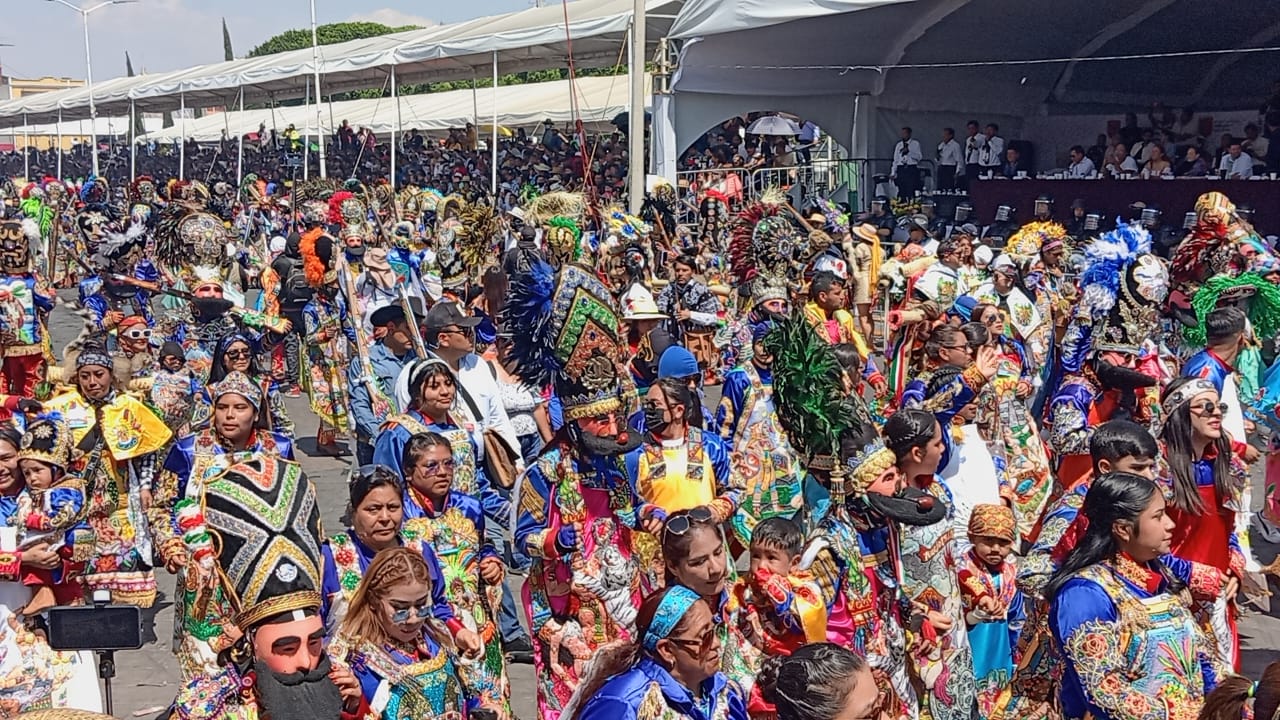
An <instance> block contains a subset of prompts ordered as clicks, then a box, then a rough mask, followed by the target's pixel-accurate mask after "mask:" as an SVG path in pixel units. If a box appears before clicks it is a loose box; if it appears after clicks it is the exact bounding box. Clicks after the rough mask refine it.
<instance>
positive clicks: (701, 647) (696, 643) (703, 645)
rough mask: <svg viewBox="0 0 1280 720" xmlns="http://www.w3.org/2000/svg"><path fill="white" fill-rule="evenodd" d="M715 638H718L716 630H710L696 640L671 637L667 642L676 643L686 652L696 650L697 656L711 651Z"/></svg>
mask: <svg viewBox="0 0 1280 720" xmlns="http://www.w3.org/2000/svg"><path fill="white" fill-rule="evenodd" d="M715 638H716V632H715V628H708V629H707V630H706V632H704V633H702V634H701V635H699V636H698V637H696V638H674V637H669V638H666V640H667V641H668V642H672V643H675V644H676V645H678V646H680V647H682V648H685V649H686V650H694V651H696V654H698V655H701V654H702V653H705V652H706V651H707V650H709V649H711V644H712V643H713V642H715Z"/></svg>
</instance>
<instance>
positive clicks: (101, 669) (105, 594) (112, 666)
mask: <svg viewBox="0 0 1280 720" xmlns="http://www.w3.org/2000/svg"><path fill="white" fill-rule="evenodd" d="M110 603H111V591H110V590H94V591H93V605H94V607H97V608H99V609H101V608H104V607H106V606H107V605H109V604H110ZM94 652H95V653H96V654H97V655H98V677H100V678H102V688H103V695H104V699H105V701H106V702H105V709H106V711H107V714H108V715H115V713H114V712H112V710H113V708H112V706H111V678H113V677H115V676H116V651H115V650H95V651H94Z"/></svg>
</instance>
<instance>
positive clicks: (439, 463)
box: [419, 459, 458, 475]
mask: <svg viewBox="0 0 1280 720" xmlns="http://www.w3.org/2000/svg"><path fill="white" fill-rule="evenodd" d="M419 467H421V468H422V469H423V470H424V471H426V473H427V474H428V475H438V474H439V473H440V471H441V470H443V471H445V472H446V473H451V472H453V471H454V470H456V469H457V468H458V463H457V462H456V461H454V460H452V459H450V460H428V461H427V462H424V463H422V464H421V465H420V466H419Z"/></svg>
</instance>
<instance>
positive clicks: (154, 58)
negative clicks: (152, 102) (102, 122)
mask: <svg viewBox="0 0 1280 720" xmlns="http://www.w3.org/2000/svg"><path fill="white" fill-rule="evenodd" d="M100 1H101V0H70V2H72V3H73V4H76V5H80V6H81V7H92V6H94V5H96V4H98V3H99V2H100ZM315 3H316V20H317V21H318V22H319V23H320V24H324V23H330V22H342V21H346V20H372V21H376V22H382V23H385V24H388V25H409V24H413V25H428V24H434V23H450V22H458V21H461V20H469V19H472V18H477V17H483V16H486V15H496V14H499V13H505V12H512V11H516V10H523V9H525V8H528V7H532V6H533V0H466V2H444V1H443V0H430V1H427V0H372V2H365V1H362V0H345V1H343V0H315ZM0 5H2V6H3V7H4V21H3V22H0V43H5V44H8V45H11V46H12V47H0V68H3V72H4V74H5V75H9V76H14V77H22V78H28V77H43V76H46V75H51V76H55V77H75V78H83V77H84V74H85V62H84V32H83V29H82V27H81V24H80V16H79V14H78V13H76V12H74V11H73V10H71V9H70V8H67V7H65V6H63V5H61V4H58V3H56V2H49V1H48V0H0ZM223 17H225V18H226V19H227V27H228V28H229V29H230V31H231V42H232V45H233V47H234V49H235V53H236V57H243V56H244V55H245V53H247V52H248V51H249V50H252V49H253V48H254V46H256V45H258V44H259V43H260V42H262V41H263V40H266V39H267V38H269V37H271V36H272V35H275V34H277V33H280V32H283V31H285V30H289V29H293V28H306V27H310V22H311V10H310V4H309V2H308V0H137V2H135V3H133V4H129V5H115V6H110V7H105V8H103V9H101V10H98V11H96V12H94V13H93V14H91V15H90V16H89V28H90V32H91V42H92V46H93V77H94V80H95V81H101V80H105V79H107V78H112V77H119V76H122V75H124V74H125V64H124V55H125V51H128V52H129V55H130V57H132V58H133V68H134V70H135V71H136V72H139V73H140V72H144V71H145V72H148V73H158V72H169V71H172V70H180V69H182V68H185V67H190V66H193V65H203V64H206V63H214V62H220V61H221V60H222V59H223V54H222V23H221V19H222V18H223Z"/></svg>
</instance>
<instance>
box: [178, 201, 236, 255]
mask: <svg viewBox="0 0 1280 720" xmlns="http://www.w3.org/2000/svg"><path fill="white" fill-rule="evenodd" d="M178 237H179V238H181V239H182V242H183V244H184V245H185V246H186V247H188V248H190V249H191V252H192V254H193V255H194V256H195V258H194V259H195V260H196V264H201V265H219V264H221V263H222V258H223V255H224V252H225V251H224V247H225V246H226V243H227V232H226V229H225V228H224V227H223V225H222V221H221V220H219V219H218V218H217V217H215V216H213V215H210V214H209V213H191V214H190V215H188V216H187V217H185V218H183V219H182V221H181V222H179V223H178Z"/></svg>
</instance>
